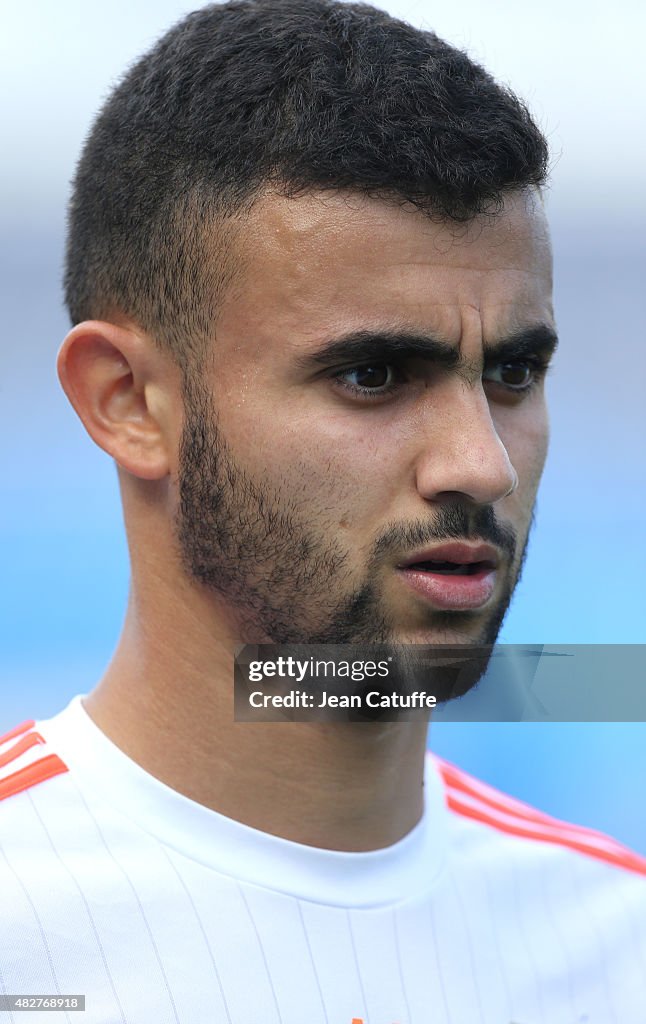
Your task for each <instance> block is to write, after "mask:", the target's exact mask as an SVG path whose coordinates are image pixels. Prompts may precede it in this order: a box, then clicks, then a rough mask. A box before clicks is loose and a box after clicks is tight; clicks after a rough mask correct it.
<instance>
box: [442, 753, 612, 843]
mask: <svg viewBox="0 0 646 1024" xmlns="http://www.w3.org/2000/svg"><path fill="white" fill-rule="evenodd" d="M436 761H437V763H438V768H439V770H440V774H441V775H442V777H443V779H444V782H445V783H446V785H447V786H448V788H449V789H454V790H458V791H459V792H462V793H465V794H467V795H468V796H470V797H474V798H475V799H476V800H478V801H479V802H480V803H484V804H487V805H488V806H489V807H492V808H494V809H495V810H498V811H502V812H503V813H505V814H511V815H513V816H514V817H515V818H524V819H526V820H527V821H535V822H537V823H538V824H540V825H548V826H549V825H552V826H556V827H557V828H567V830H568V832H580V833H581V835H583V836H587V837H589V838H592V836H597V837H598V839H599V840H601V841H602V842H604V843H606V844H607V843H608V842H612V843H615V840H611V839H610V837H609V836H606V835H604V834H603V832H595V830H594V829H591V828H586V827H585V826H584V825H571V824H570V822H563V821H560V820H559V819H558V818H553V817H552V816H551V815H550V814H545V812H544V811H539V810H538V809H537V808H536V807H530V805H529V804H526V803H523V802H522V800H516V799H515V798H514V797H513V796H509V795H508V794H507V793H501V792H500V790H498V789H494V787H493V786H489V785H487V783H486V782H482V781H481V780H480V779H475V778H474V777H473V776H472V775H469V774H468V773H467V772H464V771H462V770H461V769H460V768H457V767H456V766H455V765H454V764H451V763H450V762H449V761H443V760H442V759H441V758H436ZM615 845H617V846H619V845H620V844H619V843H615Z"/></svg>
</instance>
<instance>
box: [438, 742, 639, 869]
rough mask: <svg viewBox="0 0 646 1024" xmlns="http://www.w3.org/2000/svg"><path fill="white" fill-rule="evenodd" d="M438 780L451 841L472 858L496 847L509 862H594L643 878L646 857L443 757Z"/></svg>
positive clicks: (440, 760)
mask: <svg viewBox="0 0 646 1024" xmlns="http://www.w3.org/2000/svg"><path fill="white" fill-rule="evenodd" d="M433 760H434V762H435V765H436V767H437V769H438V771H439V774H440V778H441V780H442V784H443V788H444V795H445V802H446V805H447V808H448V811H449V814H450V818H451V822H452V826H453V830H454V835H455V838H456V843H457V845H458V846H460V845H462V846H463V847H464V848H465V850H466V849H468V850H470V851H471V853H472V854H474V853H475V852H476V851H477V849H480V850H481V851H482V852H485V850H486V849H487V848H489V847H491V846H495V847H496V849H497V850H498V852H499V854H500V855H505V854H506V855H507V857H508V858H509V859H510V860H512V861H513V860H522V861H523V862H525V863H529V862H532V861H542V862H544V861H545V860H546V859H548V860H550V861H551V862H552V863H554V864H555V865H556V864H557V863H559V862H561V863H562V862H565V861H568V862H570V863H571V864H572V865H574V866H576V865H581V866H582V865H583V864H584V863H586V862H588V863H589V864H596V865H599V866H600V867H604V866H605V867H606V868H609V869H611V874H613V875H614V874H615V872H616V871H620V872H622V873H624V874H629V875H631V876H632V877H633V878H634V879H635V880H637V879H638V878H641V881H642V882H644V881H645V880H646V857H643V856H641V855H640V854H638V853H635V852H634V851H633V850H630V849H629V848H628V847H626V846H623V845H622V844H621V843H619V842H617V840H615V839H613V838H611V837H610V836H607V835H605V834H604V833H602V832H597V831H595V830H593V829H590V828H586V827H584V826H581V825H574V824H571V823H570V822H566V821H562V820H560V819H558V818H554V817H552V816H551V815H549V814H545V813H544V812H543V811H539V810H537V809H536V808H534V807H532V806H530V805H529V804H526V803H523V802H522V801H521V800H517V799H516V798H514V797H511V796H508V795H507V794H505V793H503V792H501V791H500V790H498V789H495V788H494V787H493V786H490V785H488V784H487V783H485V782H482V781H480V780H479V779H477V778H475V777H474V776H473V775H470V774H469V773H468V772H465V771H463V770H462V769H461V768H458V767H456V766H455V765H453V764H451V763H450V762H448V761H445V760H443V759H442V758H439V757H436V756H434V757H433Z"/></svg>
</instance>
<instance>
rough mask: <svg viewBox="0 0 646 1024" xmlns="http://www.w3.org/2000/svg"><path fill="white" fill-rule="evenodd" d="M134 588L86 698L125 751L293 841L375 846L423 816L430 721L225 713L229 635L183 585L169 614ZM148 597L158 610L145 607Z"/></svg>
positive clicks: (217, 806) (210, 803) (210, 802)
mask: <svg viewBox="0 0 646 1024" xmlns="http://www.w3.org/2000/svg"><path fill="white" fill-rule="evenodd" d="M148 597H149V598H150V600H147V595H146V594H145V593H142V592H141V591H139V592H137V591H136V590H133V593H132V595H131V600H130V602H129V606H128V611H127V615H126V621H125V625H124V630H123V633H122V636H121V638H120V641H119V644H118V647H117V650H116V652H115V655H114V657H113V659H112V661H111V663H110V665H109V667H108V669H107V671H106V674H105V676H104V677H103V679H102V680H101V682H100V683H99V685H98V686H97V687H96V689H95V690H94V691H93V692H92V693H91V694H90V695H89V696H88V697H87V698H86V700H85V701H84V705H85V708H86V710H87V711H88V713H89V714H90V716H91V717H92V719H93V720H94V721H95V722H96V724H97V725H98V726H99V728H101V729H102V730H103V732H104V733H105V734H106V735H107V736H108V737H109V738H110V739H111V740H112V741H113V742H114V743H115V744H116V745H117V746H119V747H120V748H121V749H122V750H123V751H124V753H126V754H127V755H128V756H129V757H130V758H132V760H134V761H136V762H137V763H138V764H139V765H141V767H142V768H144V769H145V770H146V771H148V772H150V774H152V775H154V776H156V777H157V778H158V779H160V780H161V781H162V782H164V783H165V784H166V785H168V786H170V787H172V788H173V789H175V790H176V791H178V792H179V793H182V794H183V795H184V796H186V797H189V798H190V799H191V800H195V801H196V802H198V803H201V804H203V805H205V806H206V807H209V808H211V809H212V810H214V811H218V812H219V813H221V814H224V815H226V816H227V817H230V818H234V819H236V820H237V821H240V822H242V823H244V824H245V825H249V826H251V827H252V828H256V829H260V830H261V831H264V832H269V833H272V834H274V835H278V836H281V837H283V838H285V839H289V840H292V841H293V842H297V843H304V844H306V845H310V846H317V847H320V848H326V849H335V850H346V851H361V850H373V849H379V848H382V847H385V846H390V845H391V844H393V843H395V842H397V841H398V840H399V839H401V838H403V836H405V835H406V834H407V833H408V832H409V831H410V830H411V829H412V828H413V827H414V826H415V825H416V824H417V822H418V821H419V819H420V816H421V813H422V808H423V795H422V779H423V764H424V751H425V745H426V726H425V724H424V723H423V722H420V721H411V722H398V723H387V724H376V723H374V724H373V723H360V724H349V723H348V724H346V723H343V724H328V723H325V724H319V723H304V722H289V723H272V722H270V723H262V724H256V723H248V722H235V721H234V720H233V651H234V646H235V644H234V642H233V641H232V639H231V636H230V635H229V631H228V630H227V628H226V626H225V625H224V624H223V623H222V621H221V620H218V622H219V625H216V626H215V627H214V624H213V606H212V605H211V606H210V607H208V608H207V607H206V605H205V603H204V599H203V597H201V596H200V595H195V594H194V593H192V592H190V591H188V590H187V592H186V593H179V594H178V593H177V589H175V591H174V593H173V597H174V600H173V602H172V604H171V603H169V605H168V606H167V609H166V612H167V614H164V613H163V609H162V608H160V607H159V589H158V588H157V589H156V590H155V588H151V594H149V595H148ZM153 599H154V602H155V604H156V605H157V607H156V608H155V609H154V613H153V609H152V607H151V601H152V600H153Z"/></svg>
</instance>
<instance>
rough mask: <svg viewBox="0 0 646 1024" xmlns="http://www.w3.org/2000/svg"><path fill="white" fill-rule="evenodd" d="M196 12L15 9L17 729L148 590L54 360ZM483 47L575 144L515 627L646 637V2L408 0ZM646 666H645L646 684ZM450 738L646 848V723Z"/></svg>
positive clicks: (71, 683)
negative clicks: (125, 97) (544, 444)
mask: <svg viewBox="0 0 646 1024" xmlns="http://www.w3.org/2000/svg"><path fill="white" fill-rule="evenodd" d="M193 6H194V5H192V4H185V3H180V2H173V0H156V2H155V3H154V4H153V3H152V2H148V0H145V2H139V3H135V4H132V3H131V2H126V0H116V2H113V3H111V4H110V5H105V4H99V3H96V2H92V0H89V2H88V0H83V2H80V0H60V2H59V3H57V4H56V5H53V4H51V3H49V2H48V0H36V2H35V3H32V4H30V6H29V13H28V14H27V11H26V8H24V7H21V6H20V5H12V6H11V7H8V8H6V10H5V13H4V17H3V22H4V28H5V32H4V41H3V48H4V52H3V53H2V55H1V56H2V59H1V61H0V67H2V75H3V76H4V78H5V82H4V83H3V88H2V90H1V93H2V101H1V102H2V115H3V124H4V126H5V127H4V129H3V134H4V142H5V145H4V150H5V153H4V157H3V162H2V166H1V167H0V182H1V191H0V195H1V200H0V202H1V208H2V215H3V225H4V226H3V234H4V238H5V246H4V247H3V254H2V261H3V262H2V273H1V275H0V278H1V281H2V288H3V291H4V293H5V294H4V295H3V300H2V301H3V307H2V308H3V322H4V339H3V342H2V354H3V374H2V379H1V381H0V388H1V413H0V415H1V417H2V424H1V426H2V438H3V446H2V448H3V456H2V467H3V473H2V485H1V486H2V489H3V493H2V501H1V503H0V507H1V512H0V515H1V516H2V557H3V566H4V585H3V588H2V607H1V608H0V630H1V631H2V634H1V637H0V643H1V652H2V654H1V670H0V732H2V731H4V729H5V728H9V727H10V726H12V725H13V724H15V723H16V722H17V721H19V720H22V719H24V718H27V717H36V718H37V717H44V716H47V715H50V714H52V713H54V712H55V711H57V710H58V709H59V708H61V707H62V706H63V705H64V704H65V703H66V702H67V700H68V699H69V698H70V697H71V696H73V695H74V694H75V693H77V692H87V691H88V690H89V689H91V688H92V686H93V685H94V683H95V682H96V681H97V680H98V678H99V677H100V675H101V673H102V671H103V668H104V666H105V664H106V662H107V660H108V658H109V656H110V653H111V651H112V648H113V645H114V643H115V640H116V637H117V635H118V632H119V629H120V624H121V618H122V614H123V610H124V607H125V598H126V592H127V581H128V565H127V553H126V545H125V539H124V536H123V529H122V522H121V512H120V504H119V498H118V490H117V480H116V472H115V470H114V468H113V466H112V464H111V462H110V460H109V459H108V458H107V456H106V455H105V454H104V453H103V452H101V451H99V450H98V449H97V448H95V447H94V445H93V444H92V443H91V442H90V441H89V439H88V438H87V437H86V436H85V434H84V432H83V430H82V428H81V426H80V424H79V423H78V422H77V421H76V419H75V416H74V414H73V412H72V410H71V408H69V407H68V405H67V403H66V400H65V398H64V396H63V394H62V391H61V390H60V388H59V385H58V382H57V379H56V375H55V370H54V361H55V355H56V351H57V348H58V346H59V344H60V342H61V341H62V339H63V337H64V335H65V333H66V331H67V329H68V324H67V319H66V316H65V314H64V311H63V308H62V300H61V289H60V276H61V254H62V246H63V238H64V219H65V203H66V199H67V194H68V187H69V186H68V182H69V179H70V178H71V176H72V174H73V169H74V165H75V161H76V158H77V156H78V153H79V149H80V146H81V144H82V140H83V137H84V135H85V133H86V131H87V129H88V127H89V124H90V121H91V119H92V116H93V114H94V113H95V112H96V110H97V108H98V106H99V104H100V103H101V101H102V99H103V98H104V97H105V96H106V94H107V92H108V91H109V89H110V86H111V84H112V83H113V82H114V81H115V80H116V78H117V77H118V76H119V75H120V74H121V72H122V71H123V70H124V69H125V67H126V66H127V65H128V63H130V62H131V61H132V60H133V59H134V58H135V57H136V56H138V55H139V54H140V53H141V52H142V51H143V50H144V49H145V48H146V47H147V46H148V45H149V44H150V43H151V42H152V41H153V40H154V39H155V38H156V37H157V36H158V35H159V34H160V33H161V32H162V31H163V30H164V29H165V28H167V27H168V26H169V25H170V24H171V23H172V22H173V21H175V20H177V19H178V18H179V17H181V15H182V14H184V13H186V12H187V11H189V10H191V9H192V8H193ZM381 6H383V7H385V8H386V9H387V10H389V11H390V12H391V13H393V14H396V15H398V16H401V17H404V18H406V19H407V20H409V21H411V22H413V23H415V24H418V25H423V26H424V27H427V28H433V29H434V30H435V31H437V32H438V34H439V35H441V36H444V37H445V38H446V39H448V40H449V41H450V42H452V43H454V44H457V45H459V46H462V47H464V48H466V49H468V50H469V52H470V53H471V55H472V56H474V57H475V58H476V59H478V60H480V61H482V62H483V63H484V64H485V65H486V66H487V67H488V69H489V70H490V71H492V72H493V73H494V74H495V75H496V77H498V78H499V79H501V80H503V81H507V82H509V83H510V84H511V85H512V86H513V87H514V89H515V90H516V91H518V92H519V93H520V94H521V95H522V96H524V98H525V99H526V100H527V102H528V103H529V105H530V107H531V109H532V110H533V112H534V113H535V115H536V116H537V118H538V120H539V122H540V124H541V126H542V127H543V129H544V130H545V131H546V132H547V134H548V137H549V139H550V143H551V146H552V152H553V174H552V187H551V190H550V194H549V196H548V212H549V216H550V220H551V223H552V229H553V240H554V254H555V269H556V308H557V320H558V324H559V330H560V334H561V339H562V340H561V350H560V352H559V355H558V357H557V361H556V367H555V370H554V373H553V375H552V378H551V381H550V384H549V394H550V400H551V408H552V447H551V454H550V459H549V462H548V467H547V471H546V474H545V478H544V481H543V484H542V487H541V492H540V495H539V503H538V520H537V526H536V529H535V532H534V535H533V540H532V544H531V550H530V556H529V560H528V564H527V568H526V570H525V574H524V578H523V581H522V583H521V585H520V587H519V589H518V591H517V594H516V597H515V600H514V604H513V606H512V609H511V612H510V614H509V616H508V619H507V621H506V623H505V626H504V629H503V633H502V636H501V640H504V641H508V642H510V643H549V644H557V643H644V642H646V636H645V629H644V620H645V617H646V616H645V612H646V601H645V599H644V579H645V576H646V574H645V570H646V544H645V543H644V526H643V506H644V499H645V497H646V462H645V460H644V457H643V450H644V440H645V438H646V429H645V428H646V402H645V401H644V396H643V382H644V380H645V379H646V346H645V345H644V340H645V339H644V329H643V315H642V312H641V307H642V304H643V297H642V296H643V289H644V281H645V280H646V276H645V269H646V268H645V266H644V245H643V238H644V232H645V229H646V208H645V207H644V204H643V195H642V189H643V175H644V145H645V143H644V133H643V132H637V130H636V127H635V126H636V125H637V124H640V123H641V119H642V110H643V101H644V86H643V82H642V81H641V78H642V72H641V67H642V54H641V40H642V39H643V38H644V33H645V31H646V8H644V6H643V5H641V4H638V3H637V2H634V3H633V2H630V0H619V2H616V3H615V4H614V5H613V7H612V12H608V10H607V8H605V5H604V7H603V8H602V6H601V5H595V4H594V3H592V2H590V0H587V2H585V3H579V2H577V0H573V2H569V3H565V4H563V3H562V2H559V0H545V2H544V3H543V4H541V6H540V11H539V12H532V10H531V9H530V8H529V7H528V6H527V5H518V4H517V3H516V2H515V0H514V2H511V0H502V2H500V3H498V4H496V5H491V4H487V5H482V4H480V3H479V2H478V0H467V2H456V3H453V4H451V5H449V4H444V5H431V4H429V3H414V2H405V0H402V2H397V3H396V2H385V3H382V4H381ZM644 682H645V680H643V679H640V680H637V679H636V680H635V683H636V685H637V684H643V683H644ZM431 739H432V746H433V748H434V749H435V750H437V751H438V752H439V753H441V754H442V755H444V756H446V757H448V758H451V759H454V760H455V761H457V762H458V763H460V764H462V765H463V766H464V767H466V768H467V769H468V770H471V771H473V772H475V773H476V774H478V775H480V776H481V777H483V778H485V779H487V780H488V781H490V782H492V783H493V784H494V785H498V786H500V787H501V788H503V789H505V790H507V791H508V792H512V793H514V794H515V795H517V796H519V797H520V798H522V799H525V800H528V801H530V802H532V803H535V804H536V805H538V806H540V807H541V808H543V809H545V810H547V811H548V812H550V813H552V814H555V815H557V816H562V817H565V818H568V819H570V820H572V821H576V822H580V823H582V824H588V825H591V826H593V827H596V828H601V829H603V830H606V831H609V832H611V833H612V834H614V835H616V836H617V837H618V838H620V839H622V840H623V841H624V842H626V843H628V844H630V845H632V846H633V847H635V848H636V849H639V850H641V851H642V852H644V853H646V815H644V813H643V810H642V805H643V796H642V791H643V787H644V782H645V781H646V724H643V723H636V724H626V725H591V724H581V725H554V724H552V725H549V724H544V723H539V724H504V725H491V724H473V725H458V724H441V725H439V724H438V725H436V726H434V727H432V730H431Z"/></svg>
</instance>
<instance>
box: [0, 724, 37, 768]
mask: <svg viewBox="0 0 646 1024" xmlns="http://www.w3.org/2000/svg"><path fill="white" fill-rule="evenodd" d="M44 742H45V740H44V739H43V737H42V736H41V735H40V733H38V732H28V733H27V735H26V736H23V737H22V739H20V740H18V742H17V743H14V745H13V747H11V749H10V750H7V751H6V752H5V753H4V754H0V768H4V766H5V765H6V764H11V762H12V761H15V760H16V758H17V757H20V755H21V754H24V752H25V751H26V750H29V749H30V748H31V747H36V746H38V744H39V743H44Z"/></svg>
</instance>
